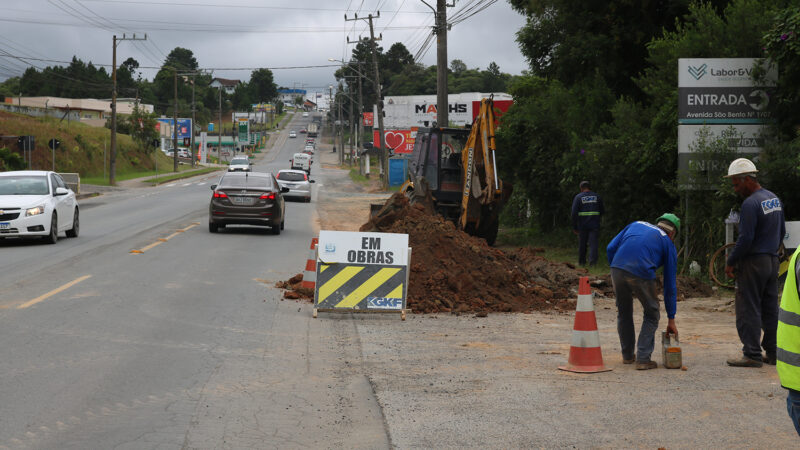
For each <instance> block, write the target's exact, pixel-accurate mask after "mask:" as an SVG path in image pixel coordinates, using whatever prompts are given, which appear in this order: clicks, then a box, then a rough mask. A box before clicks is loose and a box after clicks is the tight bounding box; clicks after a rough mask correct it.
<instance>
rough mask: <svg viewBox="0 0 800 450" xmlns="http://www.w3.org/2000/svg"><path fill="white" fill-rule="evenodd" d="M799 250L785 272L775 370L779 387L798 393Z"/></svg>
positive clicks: (799, 372)
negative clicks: (796, 268) (797, 266)
mask: <svg viewBox="0 0 800 450" xmlns="http://www.w3.org/2000/svg"><path fill="white" fill-rule="evenodd" d="M798 254H800V248H798V249H797V250H795V252H794V255H792V259H791V261H790V262H789V270H787V271H786V284H784V286H783V295H782V296H781V307H780V310H779V311H778V351H777V357H778V358H777V359H778V363H777V369H778V376H779V377H780V379H781V385H782V386H783V387H785V388H789V389H793V390H795V391H800V296H799V295H798V293H797V276H796V274H795V273H796V272H795V263H796V262H797V255H798Z"/></svg>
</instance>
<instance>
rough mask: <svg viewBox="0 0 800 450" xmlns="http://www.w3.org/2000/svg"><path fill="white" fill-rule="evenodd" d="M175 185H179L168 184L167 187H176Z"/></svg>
mask: <svg viewBox="0 0 800 450" xmlns="http://www.w3.org/2000/svg"><path fill="white" fill-rule="evenodd" d="M175 184H177V183H172V184H168V185H167V187H172V186H175Z"/></svg>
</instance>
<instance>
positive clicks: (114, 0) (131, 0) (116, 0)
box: [83, 0, 427, 14]
mask: <svg viewBox="0 0 800 450" xmlns="http://www.w3.org/2000/svg"><path fill="white" fill-rule="evenodd" d="M83 1H86V2H98V3H111V4H139V5H153V6H195V7H205V8H225V9H231V8H237V9H280V10H287V11H305V12H314V11H321V12H331V11H333V12H345V13H346V12H349V10H350V8H349V5H348V8H347V9H344V10H343V9H341V8H317V7H313V8H312V7H306V8H303V7H299V6H264V5H235V4H227V3H226V4H211V3H195V2H177V1H170V2H154V1H146V0H138V1H137V0H83ZM351 4H352V2H351ZM363 5H364V1H363V0H362V1H361V6H359V8H358V10H360V9H361V7H362V6H363ZM403 13H404V14H427V13H425V12H424V11H404V12H403Z"/></svg>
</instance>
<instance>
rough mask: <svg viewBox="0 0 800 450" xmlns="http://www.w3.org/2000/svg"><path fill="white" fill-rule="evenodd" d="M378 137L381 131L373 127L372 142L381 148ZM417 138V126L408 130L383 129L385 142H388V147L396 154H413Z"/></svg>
mask: <svg viewBox="0 0 800 450" xmlns="http://www.w3.org/2000/svg"><path fill="white" fill-rule="evenodd" d="M378 137H379V131H378V130H376V129H374V128H373V131H372V139H373V140H372V142H373V145H374V146H375V147H376V148H380V141H379V140H378ZM416 138H417V127H413V128H410V129H407V130H383V142H384V143H386V148H388V149H389V150H391V151H392V152H393V153H396V154H411V152H412V151H413V150H414V141H415V140H416Z"/></svg>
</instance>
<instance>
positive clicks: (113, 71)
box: [108, 33, 147, 186]
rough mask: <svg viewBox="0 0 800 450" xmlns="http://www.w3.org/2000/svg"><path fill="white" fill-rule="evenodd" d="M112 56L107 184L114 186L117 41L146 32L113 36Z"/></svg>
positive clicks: (134, 37)
mask: <svg viewBox="0 0 800 450" xmlns="http://www.w3.org/2000/svg"><path fill="white" fill-rule="evenodd" d="M113 39H114V40H113V44H112V47H113V56H112V58H111V81H112V84H113V87H112V89H111V157H110V160H109V172H108V174H109V175H108V184H110V185H112V186H114V185H115V184H116V182H117V180H116V163H117V41H120V42H121V41H145V40H147V34H145V35H144V37H143V38H137V37H136V34H135V33H134V35H133V37H130V38H129V37H127V36H125V35H124V34H123V35H122V38H119V39H118V38H117V35H116V34H115V35H114V38H113Z"/></svg>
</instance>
